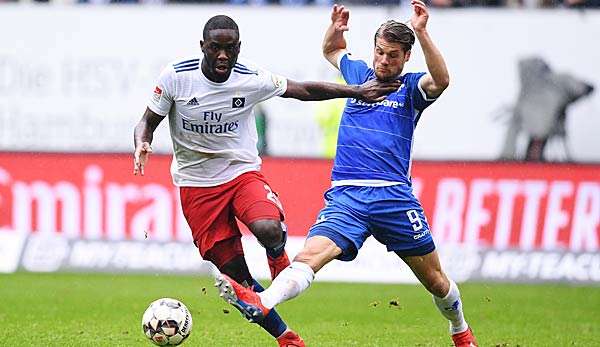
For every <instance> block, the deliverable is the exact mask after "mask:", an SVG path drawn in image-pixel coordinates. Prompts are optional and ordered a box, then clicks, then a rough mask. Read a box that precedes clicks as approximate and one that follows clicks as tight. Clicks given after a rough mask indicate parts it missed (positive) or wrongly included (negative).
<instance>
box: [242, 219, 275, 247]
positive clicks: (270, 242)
mask: <svg viewBox="0 0 600 347" xmlns="http://www.w3.org/2000/svg"><path fill="white" fill-rule="evenodd" d="M250 231H252V233H253V234H254V236H256V238H257V239H258V241H259V242H260V243H261V244H262V245H263V246H264V247H267V248H273V247H277V246H279V245H280V244H281V242H282V241H283V229H282V228H281V222H280V221H278V220H259V221H256V222H253V223H252V224H250Z"/></svg>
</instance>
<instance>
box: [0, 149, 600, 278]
mask: <svg viewBox="0 0 600 347" xmlns="http://www.w3.org/2000/svg"><path fill="white" fill-rule="evenodd" d="M170 160H171V158H170V157H169V156H165V155H154V156H152V158H151V160H150V163H149V166H148V168H147V171H146V176H144V177H135V176H133V175H132V160H131V156H130V155H124V154H123V155H116V154H115V155H106V154H35V155H34V154H30V153H0V271H1V272H12V271H15V270H17V269H24V270H28V271H57V270H76V271H151V272H172V273H196V272H203V271H205V269H204V265H203V262H202V261H201V259H200V257H199V256H198V255H197V254H198V253H197V250H196V249H195V247H194V246H193V245H192V244H191V242H190V232H189V228H188V226H187V224H186V222H185V219H184V218H183V216H182V214H181V210H180V206H179V200H178V194H177V189H176V188H175V187H174V186H173V185H172V183H171V179H170V176H169V164H170ZM330 167H331V162H330V161H327V160H320V159H289V158H266V159H265V160H264V164H263V173H264V174H265V175H266V177H267V178H268V179H269V181H270V183H271V186H272V188H273V189H274V190H276V191H277V192H278V193H279V195H280V198H281V201H282V203H283V205H284V208H285V210H286V222H287V224H288V227H289V233H290V240H289V243H288V251H289V252H290V253H291V254H295V253H296V252H297V251H298V250H299V249H300V248H301V247H302V243H303V240H304V235H305V234H306V232H307V230H308V228H309V227H310V225H312V223H313V222H314V221H315V220H316V217H317V213H318V211H319V209H320V208H321V207H322V204H323V202H322V194H323V192H324V190H325V189H327V187H328V185H329V170H330ZM413 177H414V178H413V190H414V192H415V194H416V195H417V196H418V197H419V198H420V200H421V201H422V203H423V206H424V209H425V211H426V214H427V216H428V218H429V222H430V225H431V228H432V233H433V235H434V238H435V239H436V242H437V244H438V246H439V250H440V254H441V258H442V262H443V263H444V265H445V267H446V269H447V270H448V272H449V273H450V275H451V276H452V277H454V278H455V279H457V280H459V281H466V280H486V281H494V280H496V281H529V282H535V281H569V282H581V283H590V282H591V283H598V282H600V253H599V252H598V251H599V250H600V244H599V238H600V165H570V164H560V165H556V164H555V165H550V164H521V163H493V162H489V163H484V162H471V163H457V162H416V163H414V165H413ZM244 247H245V250H246V253H247V257H248V259H249V261H250V262H251V263H252V264H253V266H252V270H253V272H254V273H255V275H257V277H268V267H267V264H266V259H265V256H264V251H263V250H262V248H261V247H260V246H259V245H258V244H257V243H256V240H255V239H254V238H253V237H252V236H250V235H248V234H247V232H246V235H245V236H244ZM318 278H319V279H323V280H338V281H375V282H414V281H415V279H414V277H413V276H412V274H411V273H410V271H409V270H408V268H407V267H406V266H405V265H404V264H403V263H402V262H401V261H399V259H397V257H396V256H395V255H393V254H390V253H387V252H386V250H385V247H383V246H382V245H380V244H378V243H377V242H376V241H374V240H369V241H367V242H366V243H365V246H364V248H363V249H362V250H361V252H360V254H359V256H358V258H357V260H356V261H354V262H352V263H342V262H334V263H333V264H331V265H329V266H328V267H326V268H325V269H324V270H323V272H321V273H320V274H319V276H318Z"/></svg>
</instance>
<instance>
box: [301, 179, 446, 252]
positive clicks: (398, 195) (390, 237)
mask: <svg viewBox="0 0 600 347" xmlns="http://www.w3.org/2000/svg"><path fill="white" fill-rule="evenodd" d="M318 235H320V236H325V237H327V238H328V239H330V240H332V241H333V242H335V244H336V245H337V246H338V247H340V248H341V249H342V254H341V255H340V256H339V257H338V259H339V260H343V261H350V260H352V259H354V258H356V255H357V253H358V250H359V249H360V247H362V245H363V243H364V242H365V240H366V239H367V237H369V236H371V235H373V237H374V238H375V239H376V240H377V241H379V242H381V243H382V244H384V245H385V246H386V247H387V250H388V251H390V252H396V253H397V254H398V255H399V256H419V255H425V254H429V253H431V252H433V251H434V250H435V244H434V243H433V239H432V237H431V233H430V231H429V225H428V224H427V220H426V219H425V214H424V213H423V208H422V207H421V204H420V203H419V201H418V200H417V198H416V197H415V196H414V195H413V193H412V188H411V187H410V186H409V185H406V184H399V185H393V186H387V187H362V186H338V187H332V188H330V189H329V190H327V191H326V192H325V207H324V208H323V209H322V210H321V212H319V217H318V218H317V221H316V222H315V224H314V225H313V226H312V227H311V228H310V231H309V233H308V237H312V236H318Z"/></svg>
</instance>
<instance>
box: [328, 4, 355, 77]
mask: <svg viewBox="0 0 600 347" xmlns="http://www.w3.org/2000/svg"><path fill="white" fill-rule="evenodd" d="M349 18H350V11H349V10H348V9H346V8H344V6H343V5H333V9H332V10H331V24H330V25H329V27H328V28H327V31H325V37H324V38H323V46H322V49H323V56H325V59H327V60H328V61H329V62H330V63H331V65H333V66H335V67H336V68H338V69H339V66H338V58H339V56H340V54H343V52H344V51H345V50H346V39H344V32H345V31H348V19H349Z"/></svg>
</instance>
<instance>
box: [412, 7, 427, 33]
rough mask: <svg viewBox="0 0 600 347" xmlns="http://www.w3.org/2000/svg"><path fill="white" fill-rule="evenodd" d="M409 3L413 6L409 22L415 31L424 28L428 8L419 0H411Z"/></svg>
mask: <svg viewBox="0 0 600 347" xmlns="http://www.w3.org/2000/svg"><path fill="white" fill-rule="evenodd" d="M410 4H411V5H412V6H413V11H414V12H413V16H412V18H411V19H410V24H411V25H412V27H413V29H415V31H420V30H425V28H426V27H427V20H428V19H429V10H427V6H426V5H425V3H424V2H423V1H421V0H412V1H411V2H410Z"/></svg>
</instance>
